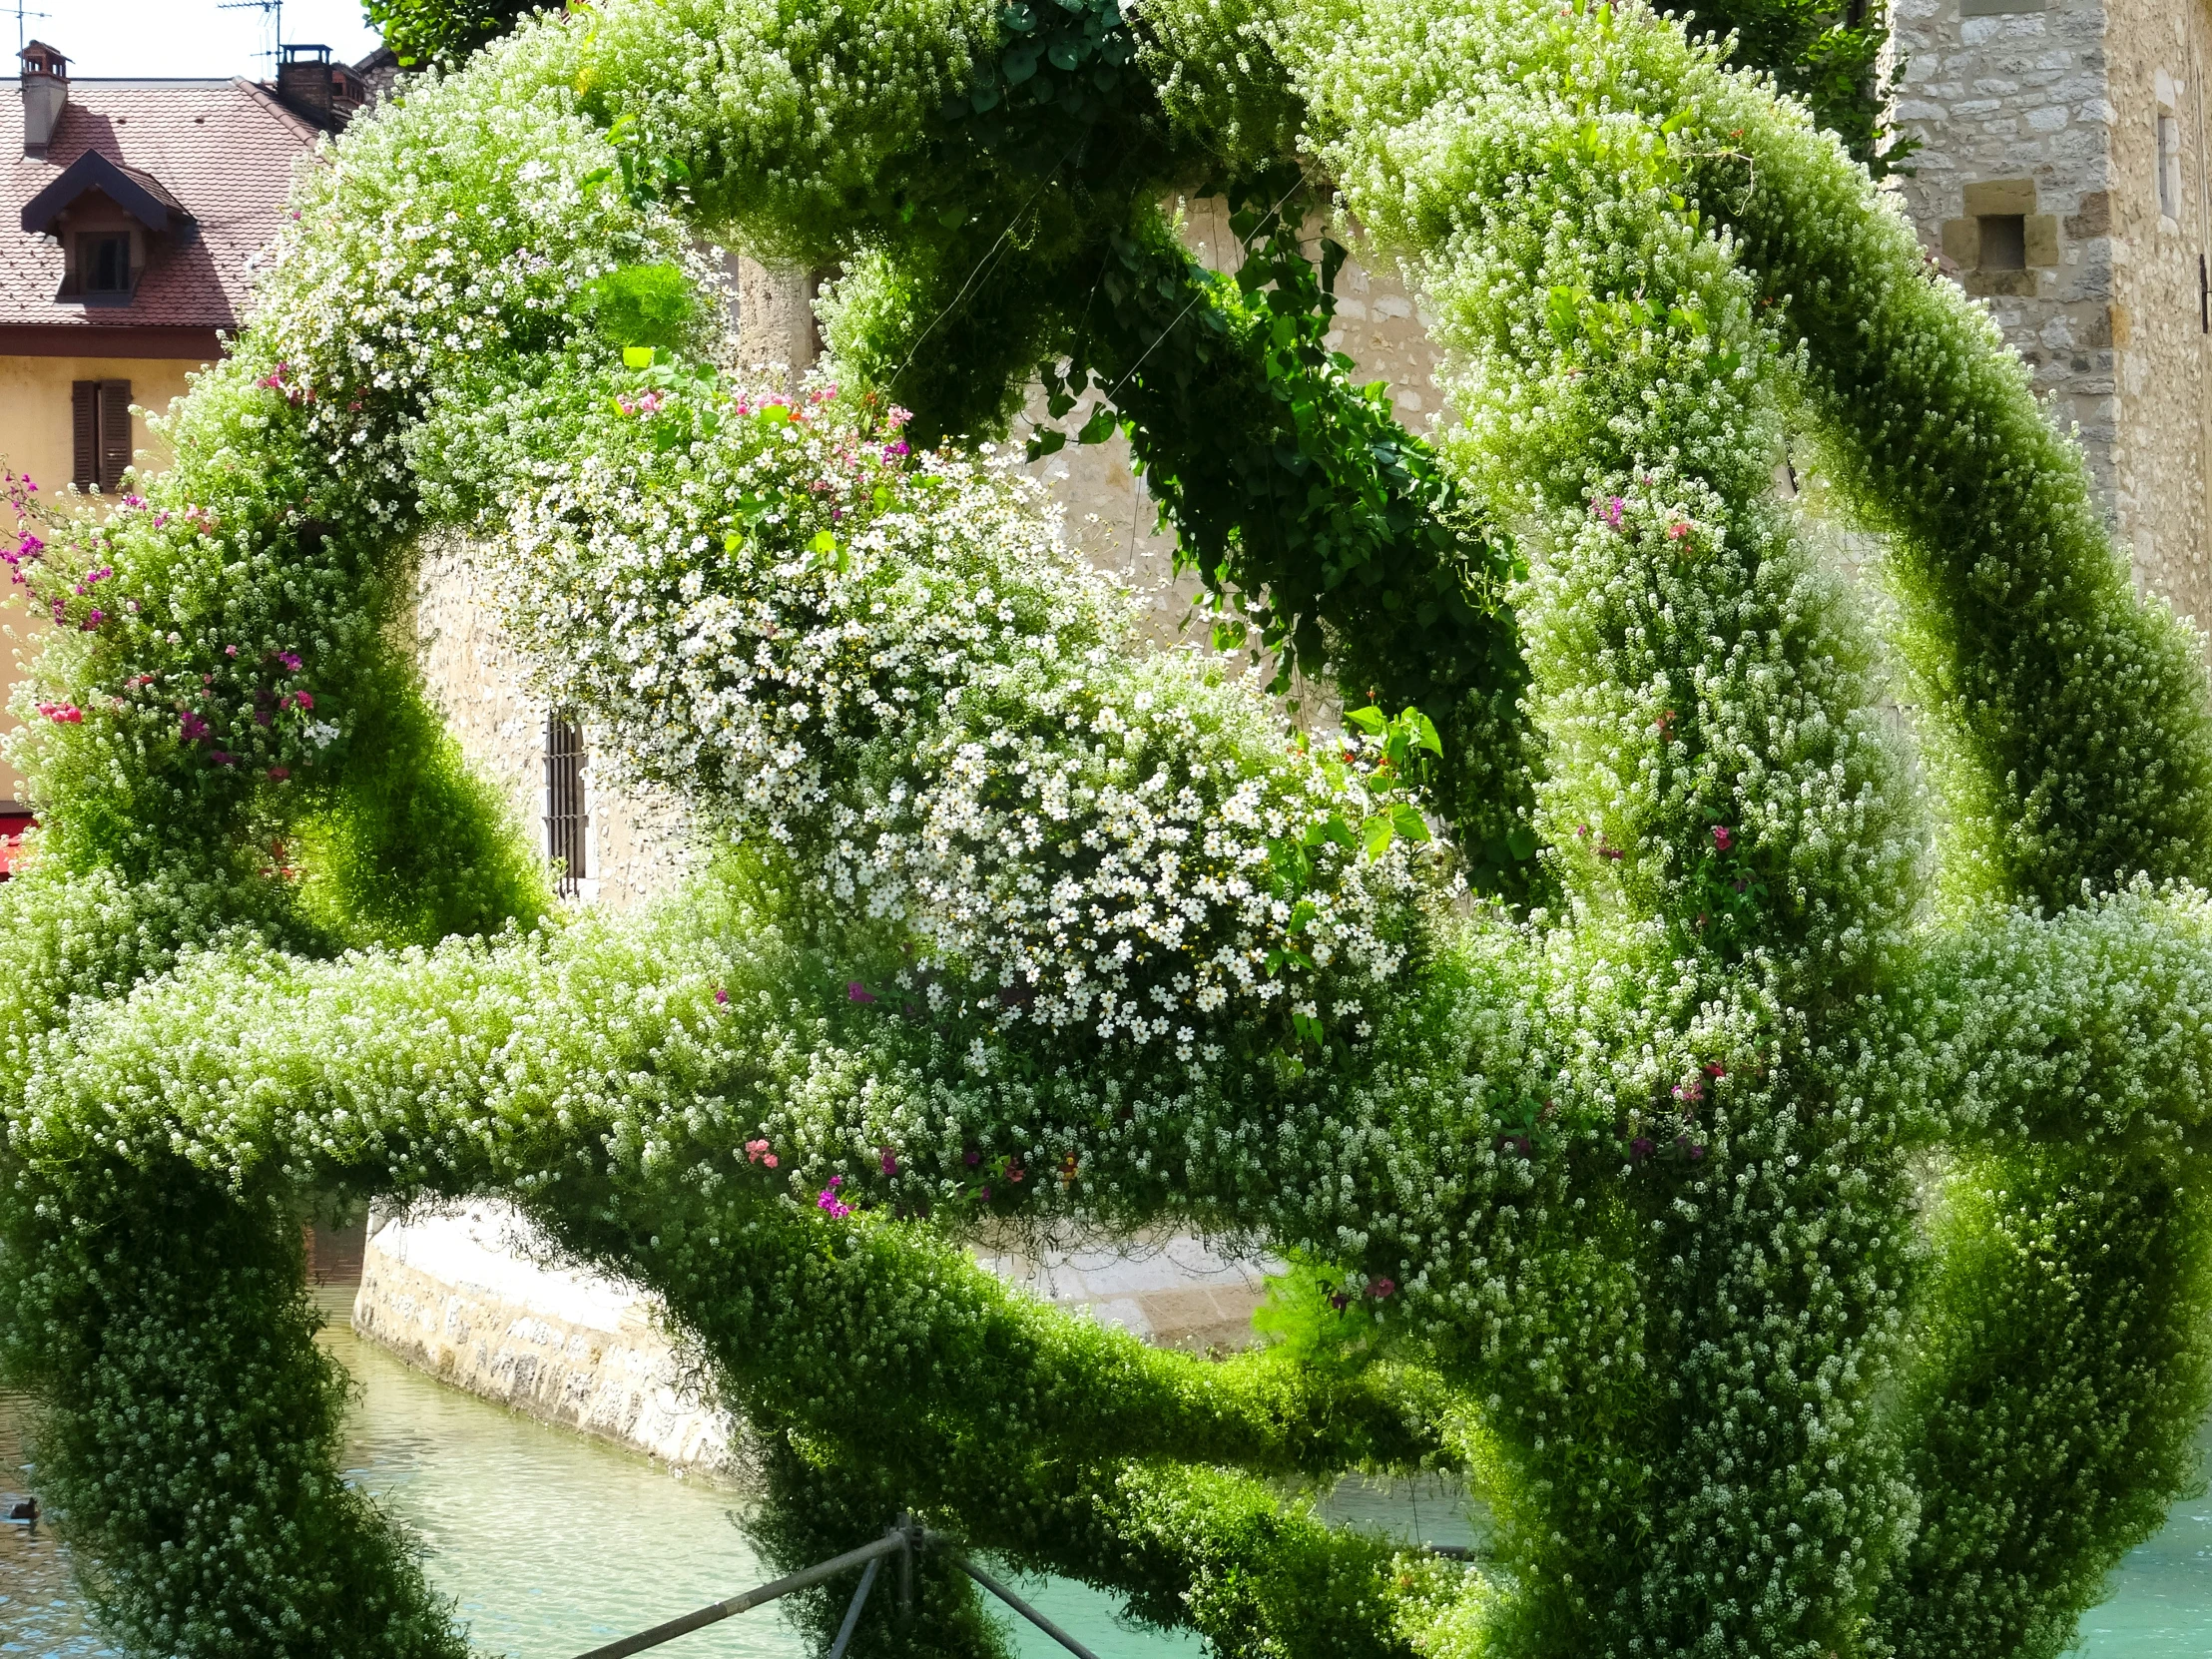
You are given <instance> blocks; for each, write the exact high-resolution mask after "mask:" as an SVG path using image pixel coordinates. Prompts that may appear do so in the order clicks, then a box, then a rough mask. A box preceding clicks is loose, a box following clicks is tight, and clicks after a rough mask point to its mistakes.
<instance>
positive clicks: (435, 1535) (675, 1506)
mask: <svg viewBox="0 0 2212 1659" xmlns="http://www.w3.org/2000/svg"><path fill="white" fill-rule="evenodd" d="M324 1340H325V1341H327V1342H328V1343H329V1344H330V1345H331V1347H332V1349H333V1351H334V1352H335V1353H336V1354H337V1355H338V1357H339V1358H340V1359H342V1360H343V1361H344V1363H345V1365H346V1366H347V1368H348V1369H349V1370H350V1371H351V1372H352V1373H353V1375H354V1377H355V1378H356V1379H358V1380H359V1382H360V1383H361V1387H362V1396H361V1400H360V1404H359V1408H358V1410H357V1411H356V1413H355V1416H354V1419H353V1422H352V1425H351V1432H350V1434H349V1437H348V1445H347V1457H348V1460H349V1462H350V1463H351V1466H352V1473H353V1475H354V1477H355V1478H356V1479H358V1480H360V1481H361V1482H363V1484H365V1485H366V1486H367V1487H368V1488H369V1489H370V1490H371V1491H373V1492H375V1493H376V1494H377V1495H378V1497H379V1498H380V1499H381V1501H383V1503H384V1504H385V1505H386V1507H387V1508H388V1510H389V1511H390V1512H391V1513H392V1514H394V1515H395V1516H397V1517H398V1518H399V1519H400V1521H401V1522H402V1523H403V1524H404V1525H405V1526H406V1527H408V1528H409V1529H410V1531H411V1532H412V1533H413V1535H414V1536H415V1538H416V1539H417V1541H418V1542H419V1544H420V1546H421V1547H422V1549H423V1551H424V1564H425V1567H426V1569H427V1571H428V1572H429V1575H430V1578H431V1581H432V1582H433V1583H434V1584H436V1585H437V1587H438V1588H439V1589H440V1590H441V1591H443V1592H444V1593H445V1594H447V1595H449V1596H451V1597H453V1598H454V1600H455V1603H456V1607H457V1611H458V1615H459V1617H460V1618H461V1619H463V1620H464V1621H465V1622H466V1623H467V1625H468V1627H469V1632H470V1636H471V1639H472V1640H473V1642H474V1643H475V1645H476V1646H477V1647H478V1648H479V1650H481V1651H484V1652H486V1653H504V1654H509V1655H512V1656H513V1659H572V1656H573V1655H575V1654H577V1653H580V1652H582V1651H583V1650H585V1649H587V1648H590V1647H593V1646H596V1645H598V1644H599V1643H602V1642H606V1641H610V1640H612V1639H613V1638H615V1637H617V1636H621V1635H627V1634H628V1633H629V1632H631V1631H633V1630H639V1629H643V1628H645V1627H646V1626H648V1625H652V1624H656V1623H659V1622H660V1621H661V1620H663V1619H667V1618H671V1617H674V1616H675V1615H676V1614H678V1613H682V1612H688V1611H689V1610H691V1609H692V1608H694V1607H699V1606H704V1605H705V1604H706V1603H708V1602H711V1601H717V1600H720V1599H722V1598H723V1597H725V1596H729V1595H733V1594H735V1593H736V1592H737V1591H739V1590H742V1589H746V1588H748V1587H750V1586H752V1585H754V1584H757V1583H760V1582H761V1581H762V1580H763V1579H765V1578H768V1577H770V1576H773V1575H772V1574H771V1573H769V1572H767V1571H765V1570H764V1569H763V1568H762V1566H761V1564H760V1562H759V1560H758V1559H757V1558H756V1557H755V1555H754V1554H753V1552H752V1550H751V1549H750V1548H749V1547H748V1545H747V1544H746V1541H745V1538H744V1537H743V1535H742V1534H741V1533H740V1532H739V1531H738V1528H737V1525H736V1523H735V1520H734V1519H733V1515H734V1512H735V1511H736V1510H737V1509H738V1507H739V1505H740V1504H741V1502H742V1495H741V1494H740V1493H738V1492H736V1491H734V1490H732V1489H730V1488H728V1487H725V1486H720V1485H716V1484H713V1483H710V1482H706V1481H701V1480H697V1479H692V1480H678V1479H674V1478H672V1477H671V1476H670V1475H669V1474H668V1473H667V1472H666V1471H665V1470H663V1469H662V1468H660V1467H658V1466H657V1465H655V1464H653V1463H651V1462H649V1461H648V1460H646V1459H645V1458H643V1457H638V1456H635V1455H633V1454H631V1453H629V1452H625V1451H620V1450H617V1449H616V1448H614V1447H612V1446H607V1445H602V1444H600V1443H598V1442H596V1441H592V1440H587V1439H584V1438H582V1437H580V1436H578V1435H575V1434H572V1433H569V1432H567V1431H566V1430H563V1429H557V1428H551V1427H547V1426H546V1425H544V1424H542V1423H539V1422H535V1421H533V1420H531V1419H529V1418H527V1417H522V1416H518V1415H516V1414H514V1413H512V1412H509V1411H506V1410H503V1409H501V1408H500V1407H498V1406H495V1405H491V1404H488V1403H487V1402H485V1401H483V1400H480V1399H477V1398H475V1397H473V1396H472V1395H469V1394H464V1393H461V1392H459V1391H458V1390H456V1389H452V1388H448V1387H446V1386H444V1385H443V1384H441V1383H435V1382H432V1381H431V1380H430V1379H429V1378H427V1377H424V1376H423V1375H422V1374H421V1373H419V1372H416V1371H412V1370H410V1369H409V1368H407V1367H405V1366H403V1365H401V1364H399V1362H398V1361H396V1360H394V1359H392V1358H391V1357H390V1356H389V1355H387V1354H385V1353H384V1352H383V1351H382V1350H380V1349H376V1348H372V1347H370V1346H368V1345H366V1344H364V1343H361V1342H358V1341H356V1340H355V1339H354V1337H353V1336H352V1334H351V1332H350V1331H348V1330H346V1329H345V1327H344V1325H343V1323H342V1319H341V1320H340V1321H338V1322H334V1323H333V1325H332V1328H331V1329H330V1331H329V1332H328V1333H326V1335H325V1339H324ZM14 1403H15V1402H12V1401H10V1400H8V1399H7V1398H5V1397H0V1493H8V1494H14V1493H19V1492H20V1491H21V1490H22V1489H23V1488H24V1486H25V1485H26V1483H27V1481H26V1472H25V1469H24V1457H25V1452H24V1447H23V1441H22V1433H21V1420H20V1412H19V1411H18V1410H16V1409H14V1408H13V1407H14ZM2205 1444H2206V1448H2207V1450H2208V1451H2212V1429H2208V1430H2207V1434H2206V1438H2205ZM1324 1507H1325V1509H1326V1511H1327V1512H1328V1513H1329V1515H1330V1516H1331V1518H1332V1519H1335V1520H1338V1521H1342V1522H1347V1523H1351V1524H1355V1525H1361V1526H1368V1527H1373V1528H1376V1529H1378V1530H1382V1531H1386V1532H1389V1533H1391V1534H1393V1535H1395V1536H1398V1537H1401V1538H1406V1539H1408V1540H1410V1539H1412V1538H1416V1537H1417V1538H1419V1539H1421V1540H1423V1541H1426V1542H1429V1543H1439V1544H1462V1545H1463V1544H1471V1543H1472V1542H1473V1541H1474V1540H1475V1537H1476V1532H1477V1528H1478V1525H1479V1517H1478V1516H1476V1515H1471V1514H1470V1513H1469V1508H1468V1505H1467V1504H1466V1503H1465V1502H1464V1501H1463V1499H1462V1498H1461V1497H1460V1495H1459V1494H1458V1493H1457V1492H1456V1491H1455V1490H1454V1489H1453V1488H1451V1487H1450V1486H1448V1485H1446V1484H1445V1483H1443V1482H1441V1481H1434V1480H1431V1481H1424V1482H1420V1483H1417V1484H1416V1483H1413V1482H1404V1481H1399V1482H1390V1483H1387V1484H1384V1483H1370V1482H1365V1481H1358V1480H1353V1481H1347V1482H1346V1483H1345V1484H1344V1485H1343V1486H1342V1487H1340V1488H1339V1489H1338V1490H1337V1492H1336V1493H1335V1494H1333V1496H1332V1497H1331V1498H1330V1499H1329V1501H1328V1502H1327V1504H1326V1505H1325V1506H1324ZM1018 1587H1019V1588H1020V1589H1021V1590H1022V1592H1023V1593H1024V1594H1027V1595H1030V1596H1031V1597H1032V1599H1034V1600H1035V1601H1036V1602H1037V1603H1038V1604H1039V1605H1040V1606H1041V1607H1042V1608H1043V1609H1044V1610H1045V1611H1046V1612H1047V1613H1048V1614H1049V1615H1050V1616H1051V1617H1052V1618H1053V1619H1055V1620H1056V1621H1058V1622H1059V1623H1060V1624H1061V1625H1063V1626H1064V1627H1066V1628H1067V1629H1068V1630H1069V1631H1071V1632H1072V1633H1073V1634H1074V1635H1076V1636H1077V1637H1078V1638H1079V1639H1081V1640H1082V1641H1084V1642H1085V1643H1087V1644H1088V1645H1089V1646H1090V1647H1091V1648H1092V1649H1093V1650H1094V1651H1095V1652H1096V1653H1097V1654H1098V1655H1099V1656H1100V1659H1196V1655H1197V1654H1198V1653H1199V1652H1200V1647H1199V1644H1198V1643H1197V1641H1196V1640H1195V1639H1193V1638H1190V1637H1188V1636H1182V1635H1176V1636H1163V1635H1160V1634H1158V1633H1156V1632H1150V1631H1143V1630H1138V1629H1134V1628H1130V1627H1127V1626H1125V1625H1124V1624H1123V1623H1122V1622H1121V1621H1120V1619H1119V1618H1118V1617H1117V1614H1116V1604H1115V1603H1114V1601H1113V1599H1112V1598H1111V1597H1108V1596H1105V1595H1101V1594H1099V1593H1098V1592H1096V1591H1094V1590H1090V1589H1088V1588H1086V1587H1084V1586H1082V1585H1079V1584H1072V1583H1067V1582H1064V1581H1053V1582H1049V1583H1039V1582H1036V1581H1026V1582H1024V1583H1022V1584H1020V1585H1019V1586H1018ZM2113 1588H2114V1594H2113V1596H2112V1598H2111V1599H2110V1600H2108V1601H2107V1602H2105V1603H2104V1605H2102V1606H2101V1607H2098V1608H2096V1609H2095V1610H2094V1611H2093V1612H2092V1613H2091V1614H2090V1615H2089V1616H2088V1617H2087V1618H2086V1619H2084V1620H2083V1621H2082V1644H2081V1650H2080V1651H2082V1652H2083V1653H2084V1654H2086V1655H2089V1656H2090V1659H2212V1499H2200V1500H2195V1501H2189V1502H2183V1503H2180V1504H2177V1505H2175V1507H2174V1510H2173V1513H2172V1515H2171V1517H2170V1518H2169V1519H2168V1521H2167V1524H2166V1527H2165V1530H2164V1531H2162V1532H2161V1533H2159V1535H2158V1536H2157V1537H2156V1538H2154V1539H2152V1540H2151V1541H2150V1542H2149V1543H2147V1544H2145V1545H2144V1546H2143V1547H2142V1548H2140V1549H2138V1550H2136V1551H2134V1552H2133V1553H2132V1554H2131V1555H2129V1556H2128V1557H2127V1559H2126V1560H2125V1561H2124V1562H2123V1563H2122V1565H2121V1567H2120V1570H2119V1572H2118V1573H2117V1574H2116V1575H2115V1579H2114V1586H2113ZM1014 1634H1015V1640H1016V1643H1017V1646H1018V1648H1019V1651H1020V1653H1021V1655H1022V1659H1049V1656H1053V1655H1058V1654H1060V1653H1061V1651H1062V1650H1061V1649H1059V1648H1058V1647H1056V1646H1054V1645H1053V1644H1052V1643H1051V1642H1050V1641H1048V1640H1047V1639H1046V1638H1045V1637H1044V1636H1043V1635H1042V1634H1041V1633H1039V1632H1037V1631H1034V1630H1032V1629H1030V1628H1029V1627H1028V1626H1026V1625H1020V1626H1018V1628H1017V1629H1016V1630H1015V1632H1014ZM666 1651H667V1652H668V1653H669V1654H670V1655H671V1656H672V1659H802V1649H801V1646H800V1643H799V1640H798V1638H797V1636H796V1635H795V1634H794V1633H793V1632H792V1630H791V1629H790V1628H789V1627H787V1626H786V1625H785V1624H784V1623H783V1622H782V1620H781V1619H780V1618H779V1617H778V1616H777V1614H776V1612H775V1610H774V1609H773V1608H763V1609H760V1610H757V1611H755V1612H753V1613H749V1614H745V1615H742V1616H740V1617H739V1618H735V1619H731V1620H728V1621H726V1622H724V1623H722V1624H720V1625H717V1626H714V1627H712V1628H711V1629H708V1630H703V1631H699V1632H696V1633H694V1634H692V1635H690V1636H686V1637H684V1638H682V1639H681V1640H680V1641H678V1642H676V1643H674V1644H672V1645H671V1646H670V1647H669V1648H668V1649H667V1650H666ZM0 1655H10V1656H12V1655H34V1656H37V1659H112V1655H111V1652H110V1650H109V1649H108V1648H107V1647H106V1646H105V1645H104V1644H103V1643H102V1642H101V1641H100V1640H99V1638H98V1637H97V1635H95V1634H94V1632H93V1631H92V1629H91V1628H90V1626H89V1625H88V1624H87V1623H86V1621H85V1618H84V1615H83V1611H82V1608H81V1606H80V1604H79V1601H78V1598H77V1596H76V1593H75V1589H74V1587H73V1586H72V1585H71V1584H70V1582H69V1575H68V1556H67V1551H66V1549H65V1548H64V1547H63V1546H62V1545H61V1544H60V1542H59V1541H58V1540H57V1539H56V1538H55V1537H54V1535H53V1532H52V1529H51V1528H48V1527H38V1528H26V1527H22V1526H9V1525H0Z"/></svg>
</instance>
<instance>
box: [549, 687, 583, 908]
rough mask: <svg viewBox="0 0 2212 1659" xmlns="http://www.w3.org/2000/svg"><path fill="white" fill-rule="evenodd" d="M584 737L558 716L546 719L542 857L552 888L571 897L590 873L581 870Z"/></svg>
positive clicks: (572, 725)
mask: <svg viewBox="0 0 2212 1659" xmlns="http://www.w3.org/2000/svg"><path fill="white" fill-rule="evenodd" d="M586 811H587V809H586V806H585V802H584V734H583V733H582V732H580V731H578V730H577V729H576V727H575V725H574V724H573V723H572V722H570V721H568V720H565V719H563V718H562V717H561V716H559V715H548V716H546V718H545V854H546V856H547V858H549V859H550V860H552V864H553V869H554V886H555V888H556V890H557V891H558V892H559V893H560V894H561V896H562V897H563V898H574V897H575V896H576V895H577V893H578V892H579V891H580V890H581V883H582V882H583V880H584V878H585V876H587V875H588V874H590V873H591V872H590V871H589V870H587V869H586V868H585V867H584V825H585V815H586Z"/></svg>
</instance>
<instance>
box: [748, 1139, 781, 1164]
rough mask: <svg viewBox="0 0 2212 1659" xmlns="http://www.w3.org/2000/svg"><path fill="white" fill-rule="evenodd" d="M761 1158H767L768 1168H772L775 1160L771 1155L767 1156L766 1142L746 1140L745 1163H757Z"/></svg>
mask: <svg viewBox="0 0 2212 1659" xmlns="http://www.w3.org/2000/svg"><path fill="white" fill-rule="evenodd" d="M763 1158H768V1167H769V1168H770V1169H774V1168H775V1167H776V1160H775V1159H774V1158H773V1157H770V1156H769V1150H768V1142H766V1141H747V1142H746V1143H745V1161H746V1162H747V1163H749V1164H757V1163H759V1162H760V1161H761V1160H762V1159H763Z"/></svg>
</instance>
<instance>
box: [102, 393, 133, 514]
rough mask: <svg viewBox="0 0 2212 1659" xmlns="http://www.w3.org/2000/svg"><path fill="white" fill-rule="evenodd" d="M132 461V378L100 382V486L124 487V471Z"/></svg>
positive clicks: (109, 488)
mask: <svg viewBox="0 0 2212 1659" xmlns="http://www.w3.org/2000/svg"><path fill="white" fill-rule="evenodd" d="M130 464H131V382H130V381H128V380H103V381H101V382H100V487H101V488H102V489H104V490H115V489H121V488H122V487H123V471H124V469H125V468H126V467H128V466H129V465H130Z"/></svg>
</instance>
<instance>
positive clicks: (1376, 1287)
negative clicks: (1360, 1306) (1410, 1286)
mask: <svg viewBox="0 0 2212 1659" xmlns="http://www.w3.org/2000/svg"><path fill="white" fill-rule="evenodd" d="M1396 1294H1397V1281H1396V1280H1394V1279H1378V1280H1376V1281H1375V1282H1374V1283H1373V1284H1372V1285H1370V1286H1369V1287H1368V1295H1370V1296H1372V1297H1374V1298H1375V1300H1376V1301H1378V1302H1381V1301H1382V1300H1383V1298H1385V1297H1391V1296H1395V1295H1396Z"/></svg>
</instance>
